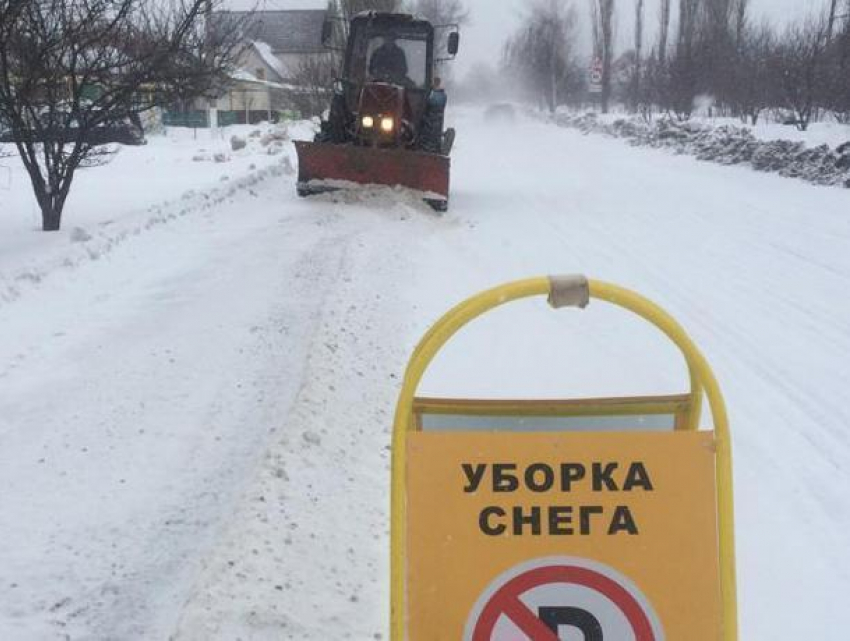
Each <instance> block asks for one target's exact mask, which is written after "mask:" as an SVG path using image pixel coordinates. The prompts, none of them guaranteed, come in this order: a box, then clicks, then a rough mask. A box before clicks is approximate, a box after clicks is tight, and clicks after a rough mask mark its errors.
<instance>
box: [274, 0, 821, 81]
mask: <svg viewBox="0 0 850 641" xmlns="http://www.w3.org/2000/svg"><path fill="white" fill-rule="evenodd" d="M616 2H617V5H619V6H620V10H619V14H618V15H619V22H618V35H619V37H620V38H622V39H623V40H625V38H626V37H627V34H631V32H632V29H633V26H632V25H633V24H634V22H633V16H632V13H633V11H634V9H633V7H634V0H616ZM826 2H827V0H751V4H752V7H753V14H754V15H757V16H768V17H769V18H771V19H772V20H775V21H776V22H778V23H779V22H783V21H788V20H789V19H793V18H795V17H799V16H800V15H802V14H805V13H806V12H807V11H814V10H815V9H820V8H822V7H824V6H825V4H826ZM466 3H467V6H468V7H469V9H470V12H471V15H470V24H469V25H467V26H466V27H465V28H464V29H463V42H462V45H461V53H460V56H459V57H458V60H457V63H456V64H457V69H458V71H459V72H460V73H461V74H463V73H464V71H465V70H467V69H469V68H470V67H471V66H473V65H474V64H476V63H478V62H489V63H494V62H496V61H498V58H499V55H500V51H501V46H502V43H503V42H504V41H505V39H506V38H507V37H508V36H510V34H511V33H512V31H513V30H514V28H515V27H516V25H517V23H518V22H519V20H520V17H521V16H522V15H523V12H524V10H525V8H526V7H528V6H529V5H530V4H531V2H530V1H529V0H466ZM573 3H574V4H575V5H576V7H577V8H578V10H579V13H580V17H581V21H582V23H583V24H587V20H588V17H587V16H588V12H587V6H588V3H589V0H573ZM326 4H327V3H326V2H325V0H265V5H266V6H267V7H268V8H270V9H271V8H275V9H312V8H319V9H321V8H323V7H325V6H326ZM646 4H647V9H646V11H647V14H646V15H647V23H648V24H652V23H654V22H655V21H656V19H657V15H658V0H646ZM673 4H674V5H676V4H677V3H676V2H673Z"/></svg>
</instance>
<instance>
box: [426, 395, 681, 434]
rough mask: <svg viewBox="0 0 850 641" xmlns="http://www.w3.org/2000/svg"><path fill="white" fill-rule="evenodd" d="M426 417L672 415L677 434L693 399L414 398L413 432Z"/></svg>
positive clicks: (654, 397) (668, 397) (657, 397)
mask: <svg viewBox="0 0 850 641" xmlns="http://www.w3.org/2000/svg"><path fill="white" fill-rule="evenodd" d="M423 415H432V416H438V415H450V416H453V415H460V416H488V417H489V416H496V417H506V416H519V417H524V418H527V417H530V416H535V417H537V416H545V417H568V418H578V417H599V416H605V417H613V416H672V417H673V423H674V428H673V429H675V430H676V431H679V430H687V429H688V426H689V422H690V417H691V396H690V395H689V394H684V395H680V396H647V397H637V398H588V399H579V400H572V401H562V400H536V401H535V400H478V399H474V400H472V399H470V400H464V399H446V398H419V397H417V398H415V399H414V400H413V416H414V426H413V429H415V430H417V431H421V430H422V416H423Z"/></svg>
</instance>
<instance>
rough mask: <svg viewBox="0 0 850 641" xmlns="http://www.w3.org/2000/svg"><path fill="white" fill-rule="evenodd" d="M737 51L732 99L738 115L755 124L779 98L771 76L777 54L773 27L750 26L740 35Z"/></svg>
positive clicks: (766, 25)
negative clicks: (771, 67)
mask: <svg viewBox="0 0 850 641" xmlns="http://www.w3.org/2000/svg"><path fill="white" fill-rule="evenodd" d="M737 52H738V57H737V63H736V65H735V71H734V90H733V92H732V95H731V98H732V101H733V105H734V107H735V110H736V112H737V113H738V115H739V116H740V117H741V118H742V119H744V120H746V121H748V122H749V123H750V124H751V125H756V124H758V121H759V117H760V116H761V114H762V112H763V111H764V110H765V109H768V108H769V107H771V106H772V105H775V104H777V100H778V98H779V96H778V93H779V92H778V91H777V88H776V83H775V82H774V77H773V76H772V75H771V73H770V64H771V60H773V59H774V56H775V55H776V35H775V33H774V31H773V28H772V27H771V26H770V24H769V23H767V22H764V23H762V24H761V25H759V26H751V25H749V24H747V25H746V26H745V27H744V29H743V30H742V32H741V33H740V35H739V36H738V48H737Z"/></svg>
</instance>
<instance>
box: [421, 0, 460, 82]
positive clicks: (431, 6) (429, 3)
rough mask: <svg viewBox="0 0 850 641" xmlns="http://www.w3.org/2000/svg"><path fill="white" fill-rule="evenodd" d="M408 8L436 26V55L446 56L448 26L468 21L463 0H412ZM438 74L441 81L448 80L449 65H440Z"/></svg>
mask: <svg viewBox="0 0 850 641" xmlns="http://www.w3.org/2000/svg"><path fill="white" fill-rule="evenodd" d="M410 10H411V11H412V12H413V13H415V14H416V15H419V16H422V17H424V18H426V19H427V20H428V21H429V22H430V23H431V24H432V25H434V26H435V27H436V28H437V31H436V43H435V46H436V51H437V53H436V57H437V58H441V57H443V58H444V57H446V55H447V53H448V51H447V49H448V39H449V34H450V33H451V29H450V27H452V26H454V25H458V26H462V25H464V24H466V23H467V22H469V9H467V7H466V3H465V2H464V0H413V1H412V2H411V6H410ZM439 75H440V76H441V77H442V80H443V82H444V83H445V82H446V81H448V80H450V77H447V76H450V75H451V67H449V66H446V65H440V71H439Z"/></svg>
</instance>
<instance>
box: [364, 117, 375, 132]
mask: <svg viewBox="0 0 850 641" xmlns="http://www.w3.org/2000/svg"><path fill="white" fill-rule="evenodd" d="M362 123H363V128H364V129H371V128H372V127H374V126H375V119H374V118H372V116H363V120H362Z"/></svg>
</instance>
